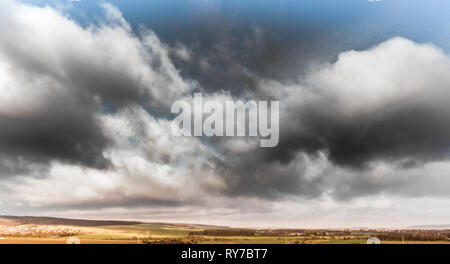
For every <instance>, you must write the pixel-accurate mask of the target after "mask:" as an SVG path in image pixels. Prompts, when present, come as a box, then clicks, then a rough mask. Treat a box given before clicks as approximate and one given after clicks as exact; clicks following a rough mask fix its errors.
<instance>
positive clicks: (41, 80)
mask: <svg viewBox="0 0 450 264" xmlns="http://www.w3.org/2000/svg"><path fill="white" fill-rule="evenodd" d="M0 30H1V32H2V34H1V35H0V89H1V91H2V92H1V93H0V190H1V191H0V214H4V215H41V216H59V217H67V218H88V219H124V220H127V219H128V220H143V221H166V222H184V223H199V224H218V225H229V226H240V227H298V228H302V227H308V228H327V227H406V226H411V225H426V224H450V191H449V190H450V104H448V101H449V100H450V88H449V87H450V75H449V74H448V73H449V72H450V55H449V52H450V43H449V40H450V33H449V32H450V3H449V2H448V1H445V0H382V1H365V0H341V1H336V0H314V1H313V0H303V1H289V0H271V1H257V0H249V1H237V0H228V1H225V0H224V1H219V0H218V1H213V0H171V1H162V0H154V1H143V0H135V1H119V0H114V1H95V0H93V1H86V0H81V1H29V0H23V1H12V0H0ZM195 92H201V93H203V97H204V98H205V100H216V101H220V102H225V101H230V100H238V99H241V100H276V101H279V102H280V116H279V123H280V141H279V144H278V145H277V146H276V147H274V148H261V147H259V138H254V137H211V138H205V137H174V136H172V134H171V122H172V120H173V118H174V116H173V114H172V113H171V111H170V109H171V105H172V104H173V103H174V102H175V101H176V100H180V99H183V100H188V101H189V100H192V96H193V94H194V93H195Z"/></svg>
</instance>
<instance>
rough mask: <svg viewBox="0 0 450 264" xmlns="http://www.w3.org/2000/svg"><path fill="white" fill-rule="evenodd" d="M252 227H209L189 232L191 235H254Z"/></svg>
mask: <svg viewBox="0 0 450 264" xmlns="http://www.w3.org/2000/svg"><path fill="white" fill-rule="evenodd" d="M254 235H255V230H251V229H207V230H204V231H198V232H189V236H254Z"/></svg>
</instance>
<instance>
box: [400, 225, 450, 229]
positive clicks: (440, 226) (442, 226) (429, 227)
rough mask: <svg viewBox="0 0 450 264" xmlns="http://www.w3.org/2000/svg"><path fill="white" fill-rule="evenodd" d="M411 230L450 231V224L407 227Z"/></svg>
mask: <svg viewBox="0 0 450 264" xmlns="http://www.w3.org/2000/svg"><path fill="white" fill-rule="evenodd" d="M408 228H411V229H434V230H438V229H450V224H447V225H415V226H409V227H407V229H408Z"/></svg>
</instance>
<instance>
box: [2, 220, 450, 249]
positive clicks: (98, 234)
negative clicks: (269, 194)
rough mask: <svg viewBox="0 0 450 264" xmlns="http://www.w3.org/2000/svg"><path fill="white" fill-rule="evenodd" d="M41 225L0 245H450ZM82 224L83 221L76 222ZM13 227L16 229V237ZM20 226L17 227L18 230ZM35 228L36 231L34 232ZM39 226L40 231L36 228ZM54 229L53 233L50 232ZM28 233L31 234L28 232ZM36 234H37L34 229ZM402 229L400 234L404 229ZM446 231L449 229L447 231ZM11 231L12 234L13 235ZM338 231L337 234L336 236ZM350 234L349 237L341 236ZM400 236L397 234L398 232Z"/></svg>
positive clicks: (433, 240) (318, 233) (300, 233)
mask: <svg viewBox="0 0 450 264" xmlns="http://www.w3.org/2000/svg"><path fill="white" fill-rule="evenodd" d="M40 223H41V224H36V223H34V224H33V223H29V222H27V223H26V224H24V223H20V224H15V225H12V224H11V223H8V225H6V224H5V225H3V226H0V230H3V231H2V232H5V234H6V235H5V234H3V235H0V244H65V243H66V242H67V240H68V239H78V240H79V241H80V243H81V244H154V243H161V244H175V243H176V244H365V243H366V240H367V238H369V237H371V236H377V235H380V236H383V235H386V234H387V233H389V232H391V233H389V234H390V235H391V236H392V234H394V235H397V237H398V236H399V234H400V239H395V238H394V239H392V237H391V239H386V240H383V239H382V241H381V243H382V244H402V243H403V244H449V243H450V241H449V240H448V239H447V240H446V239H440V237H439V238H438V237H433V236H434V235H436V234H441V235H442V232H440V231H417V230H405V231H398V230H397V231H389V232H383V231H375V232H379V233H367V232H366V233H364V232H356V231H353V232H351V231H342V230H340V231H339V230H335V231H332V230H270V229H267V230H265V229H262V230H256V229H238V228H229V227H218V226H202V225H190V224H164V223H123V224H118V225H95V223H89V225H81V226H80V225H77V224H74V225H60V224H57V223H55V222H54V221H52V222H51V223H53V225H50V224H49V223H50V222H40ZM75 223H78V222H75ZM8 230H15V231H16V232H19V233H15V234H14V235H11V234H9V233H8V232H7V231H8ZM17 230H18V231H17ZM30 230H31V231H30ZM37 230H39V231H37ZM50 231H51V232H53V233H50ZM24 232H28V233H27V234H28V235H23V234H24ZM30 232H32V233H30ZM399 232H400V233H399ZM444 232H447V231H444ZM8 234H9V235H8ZM337 234H338V235H337ZM342 234H345V235H342ZM417 234H419V235H422V236H423V235H424V234H427V235H428V236H429V239H424V240H421V239H417V238H416V239H413V240H410V241H408V240H407V239H404V240H403V241H402V236H405V237H407V236H408V235H417ZM394 237H395V236H394Z"/></svg>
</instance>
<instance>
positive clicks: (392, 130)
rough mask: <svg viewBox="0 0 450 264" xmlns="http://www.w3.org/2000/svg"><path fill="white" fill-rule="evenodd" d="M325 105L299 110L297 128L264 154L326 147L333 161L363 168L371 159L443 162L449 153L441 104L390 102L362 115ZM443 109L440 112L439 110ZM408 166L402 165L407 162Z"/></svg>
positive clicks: (282, 157)
mask: <svg viewBox="0 0 450 264" xmlns="http://www.w3.org/2000/svg"><path fill="white" fill-rule="evenodd" d="M324 108H326V106H324V105H319V106H306V107H304V108H302V109H299V110H298V111H299V112H301V113H302V114H301V115H299V119H298V120H296V122H298V124H302V126H303V127H302V128H300V129H298V130H291V131H289V130H288V131H284V132H285V133H284V134H283V133H282V134H281V136H280V144H279V145H278V146H277V147H276V148H274V149H273V150H268V151H267V154H266V156H265V158H267V159H268V160H278V161H280V162H289V161H290V160H291V159H292V158H293V155H295V153H297V152H298V151H306V152H308V153H312V154H313V153H315V152H317V151H318V150H326V151H327V152H328V153H329V158H330V159H331V161H333V162H334V163H335V164H337V165H341V166H349V167H353V168H362V167H364V165H365V163H367V162H370V161H373V160H384V161H393V160H399V159H411V161H410V162H409V163H407V164H410V165H411V162H412V161H422V162H426V161H432V160H442V159H445V158H447V157H448V155H449V154H450V116H449V115H447V114H444V113H446V112H448V109H447V108H446V107H442V108H441V109H434V108H433V107H431V106H423V105H406V106H402V107H400V108H399V107H398V106H392V107H386V108H385V109H383V110H381V111H379V112H376V113H370V114H365V115H363V116H357V117H348V116H343V115H340V114H339V113H338V112H336V111H335V109H334V110H333V109H327V110H325V111H324ZM443 111H444V112H443ZM407 164H405V165H406V166H407Z"/></svg>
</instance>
